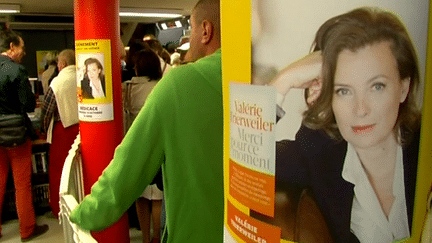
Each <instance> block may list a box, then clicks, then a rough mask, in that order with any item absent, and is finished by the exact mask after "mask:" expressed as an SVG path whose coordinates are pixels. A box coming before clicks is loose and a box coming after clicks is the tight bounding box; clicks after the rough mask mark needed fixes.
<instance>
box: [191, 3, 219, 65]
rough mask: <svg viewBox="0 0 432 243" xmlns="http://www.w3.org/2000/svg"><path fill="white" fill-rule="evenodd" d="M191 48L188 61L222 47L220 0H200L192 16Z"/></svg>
mask: <svg viewBox="0 0 432 243" xmlns="http://www.w3.org/2000/svg"><path fill="white" fill-rule="evenodd" d="M191 27H192V30H191V34H190V49H189V51H188V52H187V54H186V57H185V60H186V61H196V60H198V59H200V58H202V57H205V56H208V55H210V54H212V53H214V52H215V51H216V50H217V49H219V48H220V47H221V40H220V39H221V33H220V3H219V0H200V1H198V3H197V4H196V5H195V8H194V10H193V11H192V16H191Z"/></svg>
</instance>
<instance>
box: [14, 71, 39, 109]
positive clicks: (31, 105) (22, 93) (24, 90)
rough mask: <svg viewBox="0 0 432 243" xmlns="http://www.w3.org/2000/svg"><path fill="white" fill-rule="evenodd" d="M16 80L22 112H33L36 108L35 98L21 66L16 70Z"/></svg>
mask: <svg viewBox="0 0 432 243" xmlns="http://www.w3.org/2000/svg"><path fill="white" fill-rule="evenodd" d="M16 78H17V79H18V81H19V87H18V90H19V92H18V98H19V101H20V103H21V105H22V108H23V111H24V112H33V111H34V109H35V108H36V98H35V95H34V94H33V92H32V90H31V85H30V81H29V79H28V75H27V72H26V70H25V69H24V67H22V66H21V65H20V66H19V68H18V74H17V76H16Z"/></svg>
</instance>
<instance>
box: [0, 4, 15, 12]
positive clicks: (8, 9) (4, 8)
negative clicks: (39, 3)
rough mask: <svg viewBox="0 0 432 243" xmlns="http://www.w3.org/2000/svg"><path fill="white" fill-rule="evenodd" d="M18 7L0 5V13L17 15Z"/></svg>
mask: <svg viewBox="0 0 432 243" xmlns="http://www.w3.org/2000/svg"><path fill="white" fill-rule="evenodd" d="M19 12H20V5H18V4H0V13H19Z"/></svg>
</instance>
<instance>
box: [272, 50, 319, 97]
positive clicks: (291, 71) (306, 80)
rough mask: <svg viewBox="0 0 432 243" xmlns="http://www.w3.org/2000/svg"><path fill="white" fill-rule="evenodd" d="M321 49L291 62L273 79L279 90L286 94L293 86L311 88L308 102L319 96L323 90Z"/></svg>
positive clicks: (273, 83)
mask: <svg viewBox="0 0 432 243" xmlns="http://www.w3.org/2000/svg"><path fill="white" fill-rule="evenodd" d="M321 70H322V56H321V51H316V52H312V53H310V54H309V55H307V56H305V57H304V58H302V59H300V60H298V61H296V62H294V63H291V64H290V65H288V66H287V67H286V68H284V69H283V70H282V71H281V72H279V74H278V75H277V76H276V77H275V78H274V79H273V80H272V81H271V85H273V86H275V87H276V89H277V92H278V93H280V94H282V95H283V96H285V95H286V94H287V93H288V92H289V90H290V89H292V88H303V89H306V88H309V89H310V91H309V96H308V103H310V102H313V101H314V100H315V99H316V98H318V96H319V94H320V92H321V86H322V85H321V84H322V82H321Z"/></svg>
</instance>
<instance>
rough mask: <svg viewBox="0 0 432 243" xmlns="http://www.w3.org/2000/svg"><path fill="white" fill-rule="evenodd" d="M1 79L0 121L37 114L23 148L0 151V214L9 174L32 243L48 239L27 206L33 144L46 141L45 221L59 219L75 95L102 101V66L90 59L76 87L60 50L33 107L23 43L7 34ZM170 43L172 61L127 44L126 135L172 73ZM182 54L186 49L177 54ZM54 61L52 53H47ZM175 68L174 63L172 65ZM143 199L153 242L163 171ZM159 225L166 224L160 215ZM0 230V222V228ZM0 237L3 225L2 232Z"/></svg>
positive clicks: (159, 51)
mask: <svg viewBox="0 0 432 243" xmlns="http://www.w3.org/2000/svg"><path fill="white" fill-rule="evenodd" d="M0 46H1V50H0V51H1V54H2V55H1V56H0V59H1V60H0V61H1V64H0V65H1V67H0V68H1V74H0V115H1V116H3V115H7V114H23V115H24V114H25V116H26V117H27V115H26V113H30V112H34V110H35V108H36V106H37V105H38V106H40V108H41V113H40V114H41V115H40V117H39V119H40V121H41V122H40V127H34V124H32V123H31V122H30V120H28V121H29V122H28V123H27V124H26V126H27V127H28V129H27V130H28V131H32V132H33V133H29V132H27V134H26V137H27V138H25V141H26V142H25V143H23V144H18V145H16V146H13V147H4V146H0V151H1V154H0V173H1V178H0V214H1V208H2V207H1V205H3V199H4V195H5V191H6V184H7V183H6V182H7V179H8V174H9V168H11V169H12V172H13V173H12V175H13V179H14V182H15V183H14V184H15V188H16V206H17V209H18V210H17V212H18V218H19V222H20V234H21V240H22V241H23V242H25V241H29V240H32V239H34V238H35V237H37V236H39V235H42V234H43V233H45V232H47V231H48V228H49V227H48V225H37V224H36V216H35V209H34V205H33V199H32V198H33V196H32V185H31V173H32V168H31V167H32V162H31V157H32V152H31V151H32V142H31V141H32V140H35V139H40V138H42V139H45V140H46V141H47V142H48V143H49V144H50V153H49V158H48V161H49V164H48V165H49V166H48V177H49V205H50V209H51V211H50V212H48V214H47V216H48V217H53V218H58V216H59V212H60V209H59V187H60V179H61V173H62V169H63V165H64V161H65V159H66V157H67V155H68V151H69V149H70V147H71V145H72V144H73V142H74V140H75V138H76V136H77V135H78V133H79V118H78V101H77V96H76V91H77V87H78V85H80V86H81V90H82V96H83V98H86V99H93V98H100V97H104V96H106V90H105V79H104V74H103V66H102V64H101V63H100V61H99V60H98V59H96V58H88V59H87V60H86V61H85V63H84V65H85V74H84V79H83V80H81V82H80V83H79V84H78V85H77V68H76V66H75V60H76V59H75V51H74V50H73V49H65V50H62V51H61V52H60V53H58V55H50V58H49V60H47V65H46V67H45V70H44V71H43V73H42V74H41V77H40V81H41V82H42V86H43V89H42V90H41V94H43V97H44V99H43V101H42V102H41V103H40V104H37V102H36V97H35V95H34V93H33V92H32V88H31V85H30V82H29V79H28V76H27V71H26V69H25V67H24V66H22V65H21V64H20V62H21V59H22V58H23V57H24V55H25V47H24V40H23V38H22V37H21V35H20V34H19V33H17V32H15V31H13V30H10V29H2V30H1V33H0ZM176 46H177V45H175V44H174V43H171V45H170V47H171V53H169V52H168V51H167V50H166V48H164V47H163V46H162V45H161V43H160V42H159V40H158V39H157V38H156V37H155V36H154V35H146V36H144V38H143V39H141V40H134V41H131V44H130V49H129V51H128V52H127V55H126V60H125V64H126V65H124V66H123V71H122V83H123V102H124V105H123V107H124V121H125V122H124V124H125V132H126V131H127V130H128V129H129V127H130V126H131V124H132V122H133V120H134V119H135V117H136V116H137V115H138V113H139V111H140V109H141V108H142V106H143V105H144V102H145V100H146V98H147V96H148V95H149V94H150V92H151V90H152V88H153V87H154V86H155V85H156V84H157V82H158V81H159V80H160V79H161V78H162V76H163V75H164V74H166V73H167V72H168V71H170V70H171V69H172V68H173V67H174V65H171V57H170V56H171V55H172V54H173V53H177V50H176ZM181 51H182V52H185V51H187V50H185V49H184V48H183V49H182V50H181ZM50 54H52V53H50ZM180 63H181V61H179V60H177V65H179V64H180ZM153 182H154V183H151V185H149V186H148V187H147V188H146V189H145V190H143V192H142V195H141V196H140V197H138V198H137V201H136V207H137V217H138V220H139V226H140V228H141V230H142V231H143V239H144V241H143V242H159V241H160V233H161V232H162V230H161V229H160V228H161V227H160V222H161V211H162V199H163V192H162V171H161V170H160V169H159V172H158V174H157V176H155V178H154V180H153ZM162 217H163V222H164V215H162ZM150 218H151V219H152V221H153V222H152V225H153V227H154V229H153V241H151V239H150V225H151V224H150V221H151V220H150ZM0 222H1V221H0ZM0 237H2V235H1V224H0Z"/></svg>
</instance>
